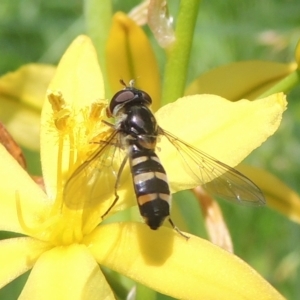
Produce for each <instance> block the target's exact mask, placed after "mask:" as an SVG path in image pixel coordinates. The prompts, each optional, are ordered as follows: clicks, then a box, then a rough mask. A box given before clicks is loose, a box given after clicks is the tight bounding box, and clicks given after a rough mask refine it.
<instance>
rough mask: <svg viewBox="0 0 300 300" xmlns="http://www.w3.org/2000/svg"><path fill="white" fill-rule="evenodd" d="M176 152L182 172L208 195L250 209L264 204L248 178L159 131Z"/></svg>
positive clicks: (261, 195)
mask: <svg viewBox="0 0 300 300" xmlns="http://www.w3.org/2000/svg"><path fill="white" fill-rule="evenodd" d="M159 130H160V133H161V134H162V135H164V136H165V137H166V138H167V139H168V140H169V142H170V143H171V144H172V145H173V146H174V147H175V148H176V149H177V150H178V152H179V155H178V156H180V159H181V161H182V164H183V165H184V169H185V170H186V171H187V172H188V173H189V176H191V178H192V179H193V181H195V182H198V185H201V186H202V187H203V188H204V189H205V190H206V191H207V192H208V193H209V194H210V195H212V196H213V197H216V198H220V199H225V200H228V201H231V202H237V203H241V204H245V205H251V206H261V205H264V204H265V198H264V196H263V193H262V192H261V190H260V189H259V187H258V186H256V185H255V184H254V183H253V182H252V181H251V180H250V179H249V178H247V177H246V176H244V175H243V174H242V173H240V172H239V171H237V170H235V169H234V168H231V167H229V166H228V165H226V164H224V163H222V162H220V161H218V160H216V159H215V158H213V157H211V156H210V155H208V154H206V153H204V152H202V151H201V150H199V149H197V148H195V147H193V146H191V145H189V144H187V143H185V142H184V141H182V140H181V139H179V138H177V137H176V136H174V135H172V134H171V133H169V132H167V131H165V130H163V129H161V128H160V129H159Z"/></svg>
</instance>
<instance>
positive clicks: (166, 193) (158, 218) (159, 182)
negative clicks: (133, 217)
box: [129, 145, 171, 229]
mask: <svg viewBox="0 0 300 300" xmlns="http://www.w3.org/2000/svg"><path fill="white" fill-rule="evenodd" d="M130 148H131V149H130V155H129V160H130V167H131V173H132V179H133V184H134V189H135V193H136V197H137V201H138V205H139V209H140V213H141V215H142V216H143V218H144V219H145V222H146V223H147V224H148V226H149V227H150V228H151V229H157V228H158V227H159V226H161V224H162V223H163V221H164V220H165V218H166V217H167V216H169V215H170V201H171V196H170V189H169V184H168V179H167V175H166V171H165V169H164V168H163V166H162V165H161V163H160V160H159V158H158V157H157V155H156V154H155V152H154V150H149V149H145V148H142V149H140V148H138V147H137V146H136V145H131V146H130Z"/></svg>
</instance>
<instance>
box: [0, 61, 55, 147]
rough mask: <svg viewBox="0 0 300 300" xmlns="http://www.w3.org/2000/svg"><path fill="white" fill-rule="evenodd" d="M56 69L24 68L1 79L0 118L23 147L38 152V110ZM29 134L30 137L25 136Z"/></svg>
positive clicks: (29, 66)
mask: <svg viewBox="0 0 300 300" xmlns="http://www.w3.org/2000/svg"><path fill="white" fill-rule="evenodd" d="M54 71H55V67H54V66H51V65H43V64H28V65H24V66H22V67H21V68H19V69H18V70H16V71H14V72H10V73H8V74H6V75H4V76H2V77H0V106H1V110H0V119H1V121H2V122H4V123H5V124H6V126H7V129H8V130H9V132H10V133H11V134H12V135H13V136H14V138H15V139H16V140H17V141H18V142H19V143H20V144H22V145H23V146H25V147H26V148H28V149H32V150H35V151H36V150H39V148H40V139H39V124H40V114H39V112H38V111H39V110H41V108H42V103H43V101H44V97H45V94H46V88H47V86H48V84H49V82H50V80H51V78H52V76H53V75H54ZM28 133H30V134H28Z"/></svg>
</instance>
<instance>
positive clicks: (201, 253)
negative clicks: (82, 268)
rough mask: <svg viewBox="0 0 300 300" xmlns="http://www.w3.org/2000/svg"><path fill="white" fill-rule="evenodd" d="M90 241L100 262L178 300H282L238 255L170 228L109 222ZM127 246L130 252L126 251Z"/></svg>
mask: <svg viewBox="0 0 300 300" xmlns="http://www.w3.org/2000/svg"><path fill="white" fill-rule="evenodd" d="M100 237H101V238H100ZM162 241H163V242H162ZM85 243H86V245H87V246H88V247H89V249H90V251H91V252H92V254H93V255H94V257H95V258H96V260H97V261H98V262H99V263H100V264H103V265H105V266H107V267H109V268H111V269H113V270H116V271H117V272H119V273H122V274H124V275H126V276H128V277H130V278H132V279H134V280H136V281H139V282H141V283H142V284H144V285H147V286H148V287H150V288H152V289H154V290H156V291H159V292H160V293H163V294H167V295H170V296H172V297H175V298H176V299H190V300H191V299H197V300H198V299H249V300H250V299H264V300H266V299H270V300H271V299H272V300H274V299H283V297H282V296H281V295H280V294H279V293H278V292H277V291H276V290H275V289H273V288H272V287H271V286H270V285H269V284H268V283H267V282H266V281H265V280H264V279H263V278H262V277H260V275H258V274H257V273H256V272H255V271H254V270H253V269H251V268H250V267H249V266H248V265H247V264H246V263H244V262H243V261H242V260H240V259H239V258H237V257H236V256H234V255H232V254H230V253H228V252H227V251H224V250H222V249H221V248H219V247H217V246H214V245H213V244H211V243H209V242H207V241H205V240H202V239H200V238H197V237H195V236H191V237H190V239H189V240H186V239H185V238H183V237H182V236H179V235H178V234H177V233H175V232H174V231H173V230H171V229H168V228H166V227H161V228H159V230H157V231H152V230H151V229H149V228H148V227H147V226H146V225H144V224H141V223H119V224H116V223H115V224H109V225H105V226H100V227H98V229H96V230H95V231H94V232H93V233H92V234H91V235H90V236H89V237H86V239H85ZM128 245H130V251H124V249H125V248H126V247H128Z"/></svg>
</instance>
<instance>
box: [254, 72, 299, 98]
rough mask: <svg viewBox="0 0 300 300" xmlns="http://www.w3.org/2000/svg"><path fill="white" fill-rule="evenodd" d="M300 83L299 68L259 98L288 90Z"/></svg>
mask: <svg viewBox="0 0 300 300" xmlns="http://www.w3.org/2000/svg"><path fill="white" fill-rule="evenodd" d="M299 83H300V71H299V70H298V69H297V70H296V71H294V72H293V73H291V74H289V75H288V76H287V77H285V78H284V79H282V80H281V81H280V82H278V83H277V84H275V85H274V86H272V87H271V88H270V89H269V90H267V91H265V92H264V93H262V94H261V95H259V97H257V99H259V98H264V97H267V96H270V95H272V94H275V93H279V92H288V91H290V90H291V89H292V88H293V87H294V86H296V85H298V84H299Z"/></svg>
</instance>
